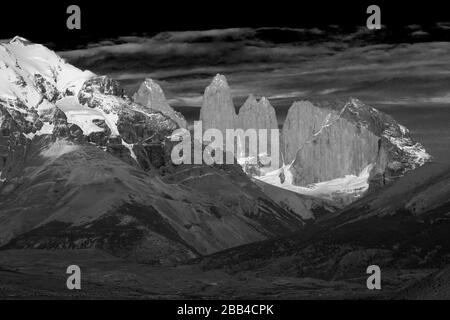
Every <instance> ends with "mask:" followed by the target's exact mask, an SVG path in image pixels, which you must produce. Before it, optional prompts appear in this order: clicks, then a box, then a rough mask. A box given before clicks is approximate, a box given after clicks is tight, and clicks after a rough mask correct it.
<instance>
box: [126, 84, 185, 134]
mask: <svg viewBox="0 0 450 320" xmlns="http://www.w3.org/2000/svg"><path fill="white" fill-rule="evenodd" d="M133 100H134V102H136V103H139V104H141V105H143V106H144V107H148V108H150V109H153V110H156V111H160V112H161V113H162V114H164V115H166V116H168V117H169V118H171V119H172V120H174V121H175V122H176V123H177V124H178V125H179V126H180V127H181V128H186V127H187V124H186V120H185V119H184V117H183V115H182V114H181V113H179V112H176V111H175V110H174V109H172V107H171V106H170V105H169V103H168V102H167V100H166V97H165V95H164V92H163V90H162V89H161V87H160V86H159V85H158V84H157V83H156V82H155V81H153V80H152V79H146V80H145V81H144V82H143V83H142V84H141V86H140V87H139V90H138V91H137V92H136V93H135V94H134V96H133Z"/></svg>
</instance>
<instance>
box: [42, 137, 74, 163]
mask: <svg viewBox="0 0 450 320" xmlns="http://www.w3.org/2000/svg"><path fill="white" fill-rule="evenodd" d="M78 149H79V146H77V145H74V144H71V143H69V142H68V141H67V140H64V139H62V140H57V141H55V142H54V143H52V144H51V145H50V146H49V147H47V148H46V149H44V150H42V151H41V153H40V154H41V156H43V157H45V158H51V159H57V158H59V157H61V156H62V155H64V154H66V153H70V152H73V151H76V150H78Z"/></svg>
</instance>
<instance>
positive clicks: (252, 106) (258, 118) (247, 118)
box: [237, 95, 278, 130]
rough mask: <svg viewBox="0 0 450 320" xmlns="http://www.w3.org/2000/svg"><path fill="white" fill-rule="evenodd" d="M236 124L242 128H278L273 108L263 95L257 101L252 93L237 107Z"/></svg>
mask: <svg viewBox="0 0 450 320" xmlns="http://www.w3.org/2000/svg"><path fill="white" fill-rule="evenodd" d="M237 126H238V127H239V128H242V129H244V130H247V129H267V130H270V129H278V123H277V116H276V114H275V109H274V108H273V107H272V105H271V104H270V102H269V100H267V99H266V98H265V97H262V98H261V99H260V100H259V101H257V100H256V98H255V97H254V96H253V95H250V96H249V97H248V98H247V100H246V101H245V103H244V104H243V105H242V107H241V108H240V109H239V114H238V117H237Z"/></svg>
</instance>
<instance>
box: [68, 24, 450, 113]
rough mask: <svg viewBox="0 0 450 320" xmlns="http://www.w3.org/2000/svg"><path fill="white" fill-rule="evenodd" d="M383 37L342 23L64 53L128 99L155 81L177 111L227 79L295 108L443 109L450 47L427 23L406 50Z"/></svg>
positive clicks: (129, 41)
mask: <svg viewBox="0 0 450 320" xmlns="http://www.w3.org/2000/svg"><path fill="white" fill-rule="evenodd" d="M447 25H448V26H449V29H450V24H445V23H441V24H440V27H439V28H440V29H439V30H443V29H445V28H446V27H447ZM430 30H431V31H430ZM379 31H380V32H378V31H377V33H373V32H371V31H369V30H368V29H367V28H366V27H360V28H357V29H355V30H353V31H351V32H347V33H344V32H343V31H342V30H341V28H340V27H338V26H330V27H328V29H326V28H322V29H317V28H312V29H293V28H258V29H250V28H233V29H216V30H206V31H182V32H175V31H172V32H163V33H160V34H157V35H155V36H153V37H142V36H125V37H120V38H117V39H104V40H102V41H98V42H96V43H91V44H89V45H87V46H86V47H85V48H82V49H77V50H72V51H64V52H60V54H61V55H62V56H63V57H64V58H65V59H67V60H68V61H69V62H71V63H73V64H74V65H76V66H78V67H81V68H84V69H90V70H92V71H94V72H96V73H98V74H107V75H110V76H112V77H113V78H115V79H117V80H119V81H121V82H122V84H123V86H124V87H125V88H126V90H127V91H129V92H130V93H133V92H134V91H135V90H136V89H137V88H138V86H139V85H140V82H141V81H143V80H144V79H145V78H147V77H150V78H154V79H156V80H158V81H159V82H160V84H161V86H162V88H163V89H164V91H165V93H166V96H167V97H168V99H170V101H171V103H173V104H176V105H178V106H181V105H183V104H185V105H189V106H200V105H201V96H202V94H203V91H204V89H205V87H206V86H207V85H208V84H209V82H210V81H211V78H212V77H213V76H214V75H215V74H216V73H223V74H225V75H226V76H227V78H228V82H229V84H230V86H231V88H232V93H233V95H235V97H237V98H245V97H247V96H248V94H250V93H252V94H254V95H256V96H266V97H268V98H269V99H271V100H275V103H277V101H280V103H281V102H282V103H289V102H292V101H293V100H296V99H304V98H309V97H315V96H318V97H320V96H323V95H326V96H327V98H331V99H332V98H335V97H336V98H340V97H344V96H350V95H351V96H356V97H359V98H361V99H363V100H365V101H367V102H373V103H378V102H383V101H384V102H386V101H391V102H398V103H408V101H410V102H414V101H421V103H438V102H439V103H442V101H444V100H439V97H445V92H446V89H447V88H445V87H446V85H447V84H448V83H450V71H449V70H450V46H449V45H448V42H447V41H434V42H421V41H423V40H424V36H426V35H429V36H427V37H426V39H427V40H428V39H430V38H431V37H432V35H431V34H430V32H432V29H425V28H424V27H422V26H419V25H411V26H407V27H405V28H404V34H403V36H404V37H405V38H404V39H406V40H405V42H404V43H398V41H391V39H390V38H388V36H389V34H390V33H389V30H379ZM375 34H376V35H375ZM420 97H425V98H428V100H426V99H422V98H420ZM433 97H437V99H436V98H435V99H433ZM420 99H422V100H420Z"/></svg>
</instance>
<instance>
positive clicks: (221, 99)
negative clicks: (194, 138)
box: [200, 74, 236, 136]
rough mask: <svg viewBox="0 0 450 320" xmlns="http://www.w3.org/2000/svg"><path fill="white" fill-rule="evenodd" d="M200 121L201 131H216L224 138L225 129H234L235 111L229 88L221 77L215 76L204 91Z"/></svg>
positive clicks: (225, 80)
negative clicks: (220, 132)
mask: <svg viewBox="0 0 450 320" xmlns="http://www.w3.org/2000/svg"><path fill="white" fill-rule="evenodd" d="M200 120H201V121H202V124H203V130H207V129H210V128H213V129H218V130H220V131H222V132H223V134H224V136H225V132H226V129H234V128H235V126H236V111H235V109H234V104H233V99H232V96H231V90H230V87H229V86H228V82H227V79H226V78H225V77H224V76H223V75H220V74H217V75H216V76H215V77H214V79H213V80H212V82H211V84H210V85H209V86H208V87H207V88H206V89H205V93H204V96H203V102H202V108H201V110H200Z"/></svg>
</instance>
